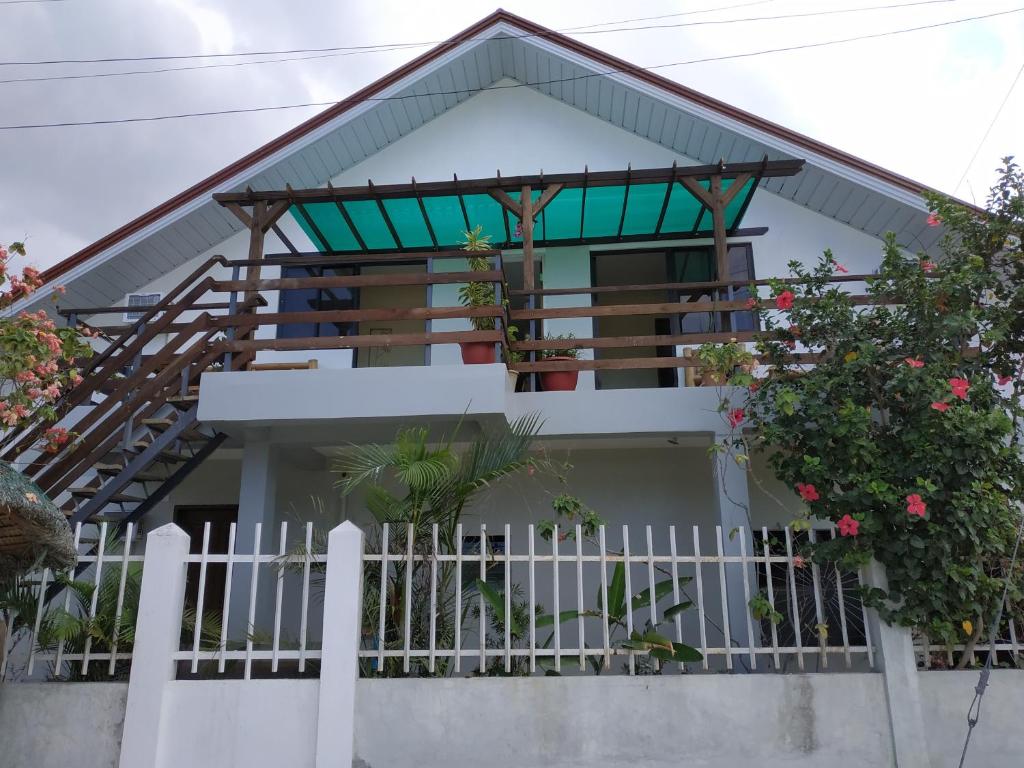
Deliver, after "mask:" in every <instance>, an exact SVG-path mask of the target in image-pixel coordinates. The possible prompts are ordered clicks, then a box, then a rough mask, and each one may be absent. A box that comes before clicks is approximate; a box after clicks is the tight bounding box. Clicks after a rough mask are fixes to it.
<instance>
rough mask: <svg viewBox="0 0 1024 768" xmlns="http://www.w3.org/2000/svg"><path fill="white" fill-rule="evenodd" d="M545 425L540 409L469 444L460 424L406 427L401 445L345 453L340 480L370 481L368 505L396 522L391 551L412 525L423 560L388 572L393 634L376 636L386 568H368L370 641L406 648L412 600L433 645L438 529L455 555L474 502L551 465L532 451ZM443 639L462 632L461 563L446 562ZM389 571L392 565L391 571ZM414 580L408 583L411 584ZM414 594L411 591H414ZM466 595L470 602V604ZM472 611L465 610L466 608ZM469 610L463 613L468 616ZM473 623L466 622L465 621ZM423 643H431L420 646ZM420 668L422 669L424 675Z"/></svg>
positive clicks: (422, 639) (346, 483)
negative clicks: (461, 438)
mask: <svg viewBox="0 0 1024 768" xmlns="http://www.w3.org/2000/svg"><path fill="white" fill-rule="evenodd" d="M539 428H540V419H539V418H538V417H537V416H536V415H530V416H524V417H521V418H519V419H517V420H516V421H514V422H513V423H512V424H511V425H510V428H509V430H508V432H507V433H505V434H502V435H498V436H491V435H481V436H479V437H477V438H476V439H475V440H474V441H473V442H472V443H471V444H470V445H469V446H468V447H467V448H465V449H463V450H459V449H457V448H456V447H455V445H454V439H455V436H456V435H457V434H458V429H456V430H455V432H454V433H453V434H452V436H451V437H450V438H442V439H441V440H440V441H438V442H437V443H432V442H431V440H430V437H429V432H428V430H426V429H423V428H412V429H403V430H401V431H400V432H399V433H398V435H397V437H396V439H395V442H394V444H393V445H387V446H382V445H368V446H360V447H357V448H355V449H354V450H353V451H352V452H351V453H341V454H339V455H338V456H337V458H336V459H335V462H334V465H333V469H334V471H335V472H338V473H341V474H342V479H341V480H340V481H339V482H338V486H339V487H340V488H341V489H342V492H343V493H346V494H347V493H351V492H352V491H354V490H355V489H356V488H359V487H361V486H364V485H365V486H366V506H367V509H368V510H369V512H370V513H371V514H372V515H373V517H374V520H375V522H376V523H377V524H378V525H383V524H384V523H387V524H389V529H390V530H389V542H388V550H389V552H404V551H406V549H407V547H408V545H409V542H408V536H409V527H410V526H411V530H412V537H413V541H412V546H413V550H414V552H415V554H417V555H421V556H422V557H423V559H422V560H419V561H415V562H413V564H412V565H411V568H412V573H411V574H409V575H407V573H406V569H407V568H409V567H410V566H409V565H408V564H406V563H404V562H402V563H396V564H395V567H394V569H392V570H388V572H387V574H386V575H385V579H386V583H385V584H384V588H383V596H384V599H385V601H386V602H385V606H384V610H385V620H386V627H387V631H386V633H385V637H383V638H381V637H376V635H375V632H376V629H375V628H376V627H377V621H378V618H379V613H378V612H379V610H380V600H381V595H382V589H381V581H380V580H381V577H382V574H381V569H380V568H368V569H367V571H366V574H365V577H364V598H365V599H364V619H363V625H364V643H366V644H373V643H377V644H381V643H383V644H384V646H385V647H386V648H389V647H394V648H398V647H401V646H402V644H403V643H404V638H405V631H406V620H405V610H404V606H405V604H406V601H407V600H409V601H411V603H410V617H409V625H408V630H409V634H410V637H411V639H412V642H413V647H420V648H422V647H426V645H425V644H426V643H427V642H429V631H430V630H429V626H430V603H431V601H430V591H431V586H432V584H431V578H430V571H431V568H430V565H429V559H430V557H431V556H432V541H433V528H434V526H435V525H436V526H437V531H438V549H439V551H440V552H441V553H455V552H456V551H457V550H458V548H459V547H460V546H461V542H459V541H458V540H457V539H458V537H457V531H458V525H459V523H460V522H461V520H462V517H463V514H464V512H465V511H466V509H467V508H468V507H470V506H471V505H472V503H473V501H474V500H475V499H476V498H477V497H478V496H479V495H480V494H481V493H482V492H483V491H485V490H487V489H489V488H490V487H492V486H493V485H494V484H496V483H498V482H500V481H502V480H504V479H506V478H508V477H510V476H512V475H514V474H515V473H517V472H519V471H522V470H524V469H526V468H527V467H536V466H539V465H546V464H547V463H546V462H543V461H539V460H538V459H536V458H534V457H531V456H530V449H531V446H532V444H533V441H534V438H535V437H536V435H537V432H538V430H539ZM385 481H391V482H392V483H397V484H398V486H399V488H400V490H398V491H392V490H389V489H388V488H387V487H385V485H384V482H385ZM380 535H381V531H380V529H379V528H378V529H376V530H372V531H371V532H370V538H371V540H379V539H380ZM438 566H439V567H438V569H437V570H438V578H437V616H436V620H435V622H436V638H437V643H438V647H445V646H446V644H447V645H450V644H451V643H452V641H453V639H454V632H455V616H454V613H455V606H454V603H455V591H456V590H461V589H463V585H461V584H458V583H455V578H454V576H455V569H454V567H453V564H452V563H450V562H442V563H439V564H438ZM385 570H387V569H385ZM407 585H408V587H407ZM407 592H408V594H407ZM468 602H469V601H468V600H467V601H463V606H464V607H465V606H467V605H468ZM463 614H465V610H463ZM464 617H465V616H463V617H461V618H464ZM464 625H465V624H464V623H463V626H464ZM419 643H423V644H419ZM385 665H386V667H385V669H383V670H378V671H379V672H382V673H384V674H389V675H390V674H396V675H397V674H401V672H400V671H399V667H398V666H397V665H394V666H393V665H392V660H386V661H385ZM424 671H425V669H424V668H420V669H418V670H417V674H422V673H424ZM446 671H447V665H446V664H444V663H441V664H440V665H438V666H437V667H436V668H435V672H434V674H445V673H446Z"/></svg>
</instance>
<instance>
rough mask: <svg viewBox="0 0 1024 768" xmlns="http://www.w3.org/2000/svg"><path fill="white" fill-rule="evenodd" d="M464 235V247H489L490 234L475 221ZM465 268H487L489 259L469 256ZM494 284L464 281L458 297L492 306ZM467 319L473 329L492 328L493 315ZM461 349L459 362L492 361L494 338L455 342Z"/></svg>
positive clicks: (474, 304)
mask: <svg viewBox="0 0 1024 768" xmlns="http://www.w3.org/2000/svg"><path fill="white" fill-rule="evenodd" d="M464 234H465V236H466V239H465V240H463V242H462V250H464V251H470V252H473V251H487V250H490V248H491V236H490V235H485V234H483V227H482V226H481V225H479V224H478V225H477V226H476V227H474V228H473V229H472V230H471V231H469V232H465V233H464ZM469 269H470V271H471V272H488V271H490V269H491V262H490V260H489V259H488V258H487V257H486V256H470V257H469ZM496 298H497V297H496V296H495V294H494V285H493V284H492V283H483V282H480V283H477V282H471V283H466V284H465V285H464V286H462V287H461V288H459V301H461V302H462V305H463V306H464V307H493V306H494V305H495V303H496ZM469 322H470V323H472V325H473V330H475V331H493V330H494V318H493V317H471V318H470V319H469ZM459 347H460V348H461V350H462V362H463V363H465V364H466V365H479V364H481V363H493V362H495V355H494V342H491V341H462V342H459Z"/></svg>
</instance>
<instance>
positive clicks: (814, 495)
mask: <svg viewBox="0 0 1024 768" xmlns="http://www.w3.org/2000/svg"><path fill="white" fill-rule="evenodd" d="M796 491H797V493H799V494H800V498H801V499H803V500H804V501H817V500H818V499H820V498H821V497H820V496H819V495H818V489H817V488H815V487H814V486H813V485H811V484H809V483H808V484H805V483H797V484H796Z"/></svg>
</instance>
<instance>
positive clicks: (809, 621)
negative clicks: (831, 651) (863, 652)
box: [754, 530, 866, 648]
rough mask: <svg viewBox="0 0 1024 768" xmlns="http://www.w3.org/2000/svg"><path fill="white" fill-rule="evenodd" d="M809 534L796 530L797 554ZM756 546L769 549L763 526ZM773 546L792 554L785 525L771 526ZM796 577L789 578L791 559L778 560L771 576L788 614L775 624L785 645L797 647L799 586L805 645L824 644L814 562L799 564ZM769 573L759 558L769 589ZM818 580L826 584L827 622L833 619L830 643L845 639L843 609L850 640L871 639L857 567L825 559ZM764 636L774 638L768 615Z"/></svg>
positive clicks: (760, 584)
mask: <svg viewBox="0 0 1024 768" xmlns="http://www.w3.org/2000/svg"><path fill="white" fill-rule="evenodd" d="M806 542H807V534H806V533H804V532H800V533H794V534H793V539H792V547H793V552H794V554H795V553H796V552H797V550H798V549H799V548H800V547H801V545H803V544H806ZM754 551H755V552H757V553H759V554H760V553H762V552H764V535H763V534H762V533H761V532H760V531H758V532H757V533H756V534H755V536H754ZM768 551H769V553H770V554H771V555H773V556H777V555H783V556H784V555H785V554H786V539H785V534H784V533H783V532H782V531H772V530H769V531H768ZM793 577H794V579H793V581H794V583H793V584H791V583H790V580H789V568H788V567H787V565H786V563H772V564H771V569H770V578H771V583H772V590H773V591H774V596H775V610H777V611H778V612H779V613H781V614H782V620H781V621H780V622H779V623H778V624H776V625H775V631H776V633H777V634H778V638H779V645H780V646H782V647H787V646H788V647H792V646H794V645H795V644H796V631H795V629H794V625H793V592H794V587H795V591H796V616H797V620H798V621H799V622H800V642H801V644H802V645H803V647H804V648H817V647H818V630H817V625H818V608H817V604H816V602H815V600H814V571H813V569H812V568H811V566H810V564H808V565H807V566H806V567H804V568H794V569H793ZM768 578H769V573H767V572H766V571H765V564H764V563H757V588H758V590H759V591H760V592H762V593H764V594H766V595H767V593H768ZM818 583H819V588H820V590H821V603H822V605H821V612H822V618H823V620H824V623H825V624H827V625H828V629H829V632H828V638H827V640H826V641H825V642H826V644H827V645H829V646H835V645H839V646H841V645H842V644H843V636H842V632H841V631H840V627H841V619H842V616H843V614H845V618H846V636H847V638H849V641H850V645H866V633H865V628H864V613H863V610H862V607H861V600H860V595H859V590H860V584H859V581H858V579H857V574H856V572H854V571H838V570H837V569H836V566H835V564H834V563H819V565H818ZM839 587H842V596H843V599H842V612H840V601H839V594H840V590H839ZM761 632H762V636H763V637H765V638H771V632H772V626H771V622H769V621H768V620H767V619H765V620H764V621H762V626H761Z"/></svg>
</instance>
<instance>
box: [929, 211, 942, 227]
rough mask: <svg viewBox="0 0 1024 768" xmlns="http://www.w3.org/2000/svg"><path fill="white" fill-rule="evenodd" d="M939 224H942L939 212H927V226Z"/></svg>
mask: <svg viewBox="0 0 1024 768" xmlns="http://www.w3.org/2000/svg"><path fill="white" fill-rule="evenodd" d="M940 224H942V218H941V217H940V216H939V214H937V213H929V214H928V226H929V227H937V226H939V225H940Z"/></svg>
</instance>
